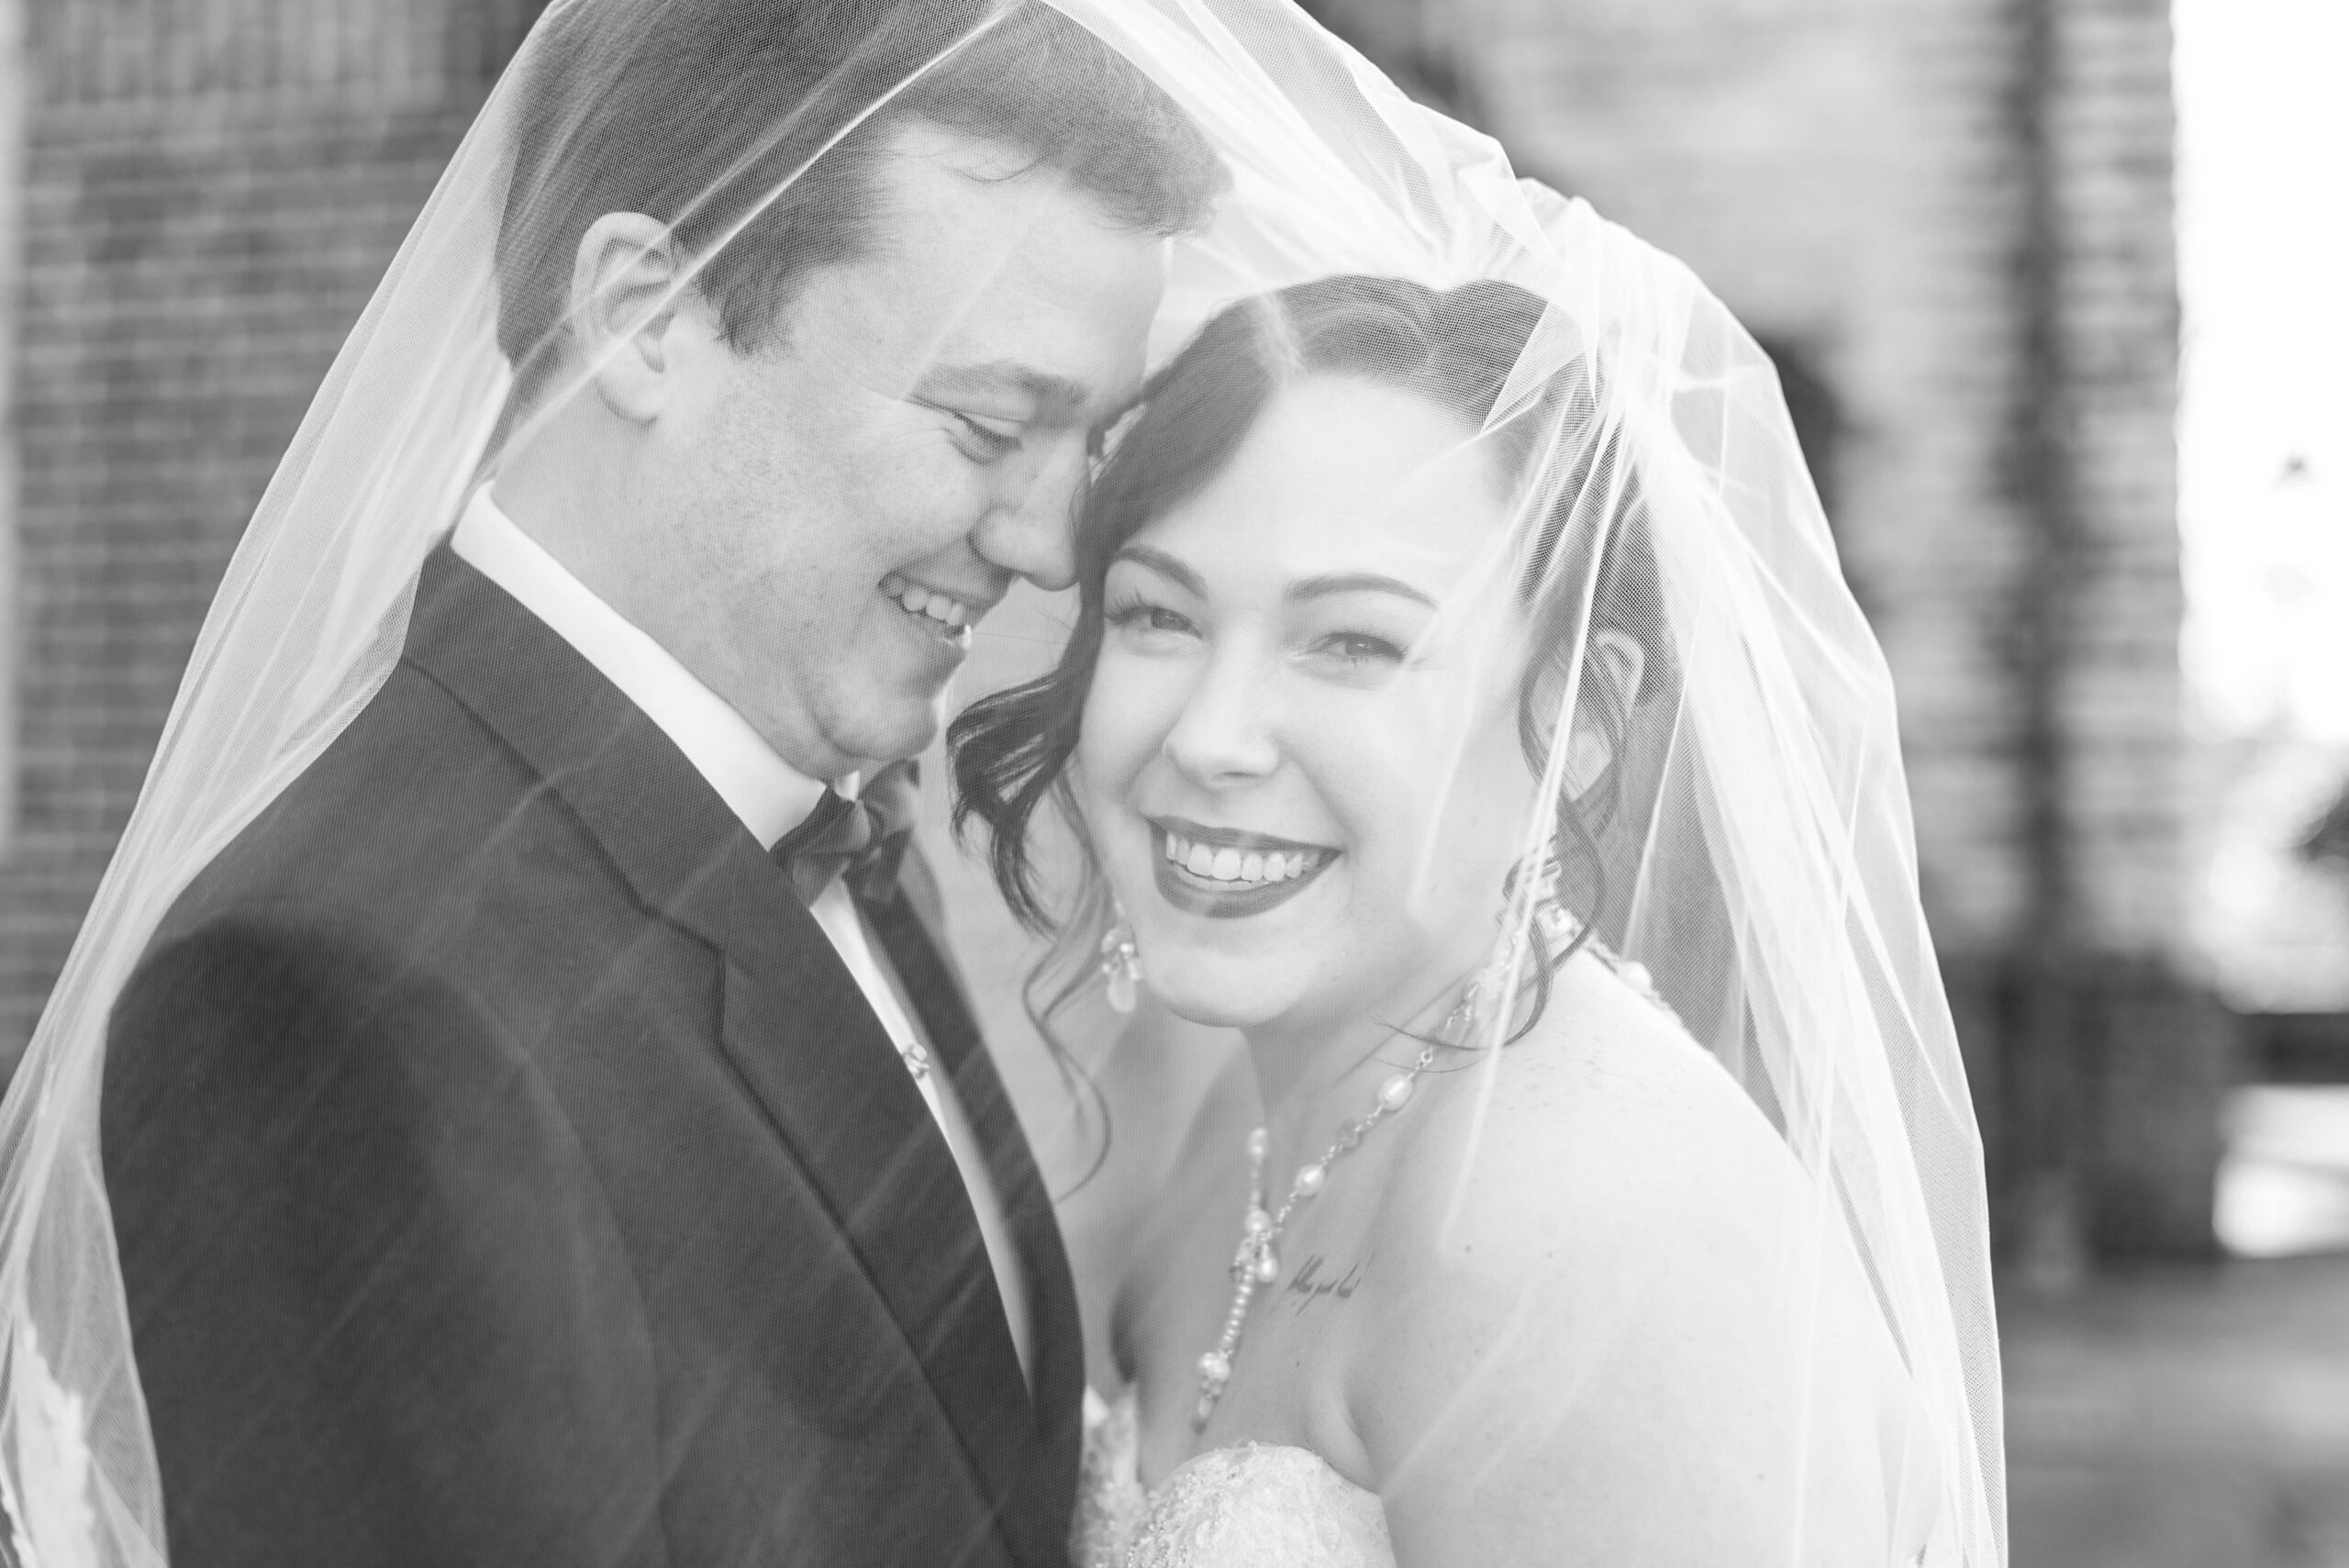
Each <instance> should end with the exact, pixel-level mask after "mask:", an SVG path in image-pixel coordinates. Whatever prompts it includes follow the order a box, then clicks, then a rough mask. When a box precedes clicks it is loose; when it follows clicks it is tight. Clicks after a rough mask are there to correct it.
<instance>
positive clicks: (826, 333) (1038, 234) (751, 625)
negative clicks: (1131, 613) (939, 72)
mask: <svg viewBox="0 0 2349 1568" xmlns="http://www.w3.org/2000/svg"><path fill="white" fill-rule="evenodd" d="M1029 163H1030V160H1027V159H1025V158H1021V157H1019V156H1017V155H1015V154H1012V153H1010V152H1008V151H1006V150H1002V149H999V148H996V147H993V146H990V145H988V144H985V143H981V142H974V141H971V140H969V139H963V138H959V137H955V136H952V135H949V134H947V133H945V132H941V131H937V130H934V129H931V128H928V127H925V126H912V127H908V128H906V129H904V130H902V131H901V132H899V133H898V134H897V136H896V139H895V141H894V143H893V145H892V147H891V150H890V156H887V157H885V158H884V159H883V160H882V161H881V162H880V165H879V168H878V171H877V175H876V179H875V182H874V195H875V197H876V211H875V213H874V223H873V231H872V233H871V235H870V237H869V240H868V243H867V245H866V246H865V249H864V251H863V254H862V255H860V256H858V257H857V258H856V259H854V260H852V261H848V262H845V263H842V264H840V265H836V266H829V267H825V268H821V269H819V270H818V271H816V272H813V273H811V274H809V275H808V276H807V277H806V278H805V279H804V280H802V282H801V283H800V284H799V285H798V287H797V288H796V292H795V295H794V297H793V298H792V300H791V301H790V303H789V304H788V305H787V306H785V310H784V312H783V315H782V317H781V319H780V321H779V323H778V324H777V326H776V327H775V328H774V330H773V331H772V333H771V334H770V337H769V340H768V342H767V343H766V344H765V345H764V346H763V347H761V348H758V349H756V350H752V351H750V352H748V353H742V354H735V353H732V352H730V351H729V352H726V353H721V354H716V355H712V356H710V357H709V358H708V360H707V365H708V367H709V368H708V373H707V374H706V375H704V376H702V377H701V378H700V380H699V383H698V384H696V386H695V387H694V388H693V389H692V391H691V393H690V395H689V396H688V397H687V398H686V399H685V405H684V406H683V407H682V408H681V409H680V410H679V414H680V415H681V417H678V418H676V419H674V420H672V421H671V422H670V424H669V427H668V428H667V430H666V432H665V433H664V438H663V439H664V440H665V441H666V442H668V443H669V444H670V446H671V450H670V453H669V456H670V459H671V461H670V462H669V464H668V465H667V466H668V468H669V471H670V472H671V473H674V475H675V476H676V482H677V485H678V488H679V490H680V491H681V494H680V495H679V496H678V499H679V500H680V501H682V502H683V503H684V509H683V510H682V512H681V513H679V514H678V515H679V516H680V517H681V518H682V522H681V525H680V528H679V529H678V532H679V534H680V535H681V536H682V537H681V538H679V539H678V540H677V541H676V542H677V543H678V545H679V546H680V547H681V548H683V549H684V550H687V551H689V552H691V553H692V555H693V557H694V560H693V561H692V562H690V564H689V567H688V573H689V575H688V581H689V583H690V584H691V591H692V592H693V593H694V595H696V598H697V601H698V602H697V603H696V606H694V614H693V615H692V617H690V620H691V629H690V630H688V631H687V633H686V636H687V637H688V638H689V639H692V640H694V641H695V642H696V644H697V646H696V647H695V648H694V649H692V650H691V651H690V652H685V651H681V652H682V653H685V657H686V662H687V663H688V664H689V665H691V666H693V667H695V669H696V673H700V674H701V675H702V676H703V678H704V679H705V680H706V681H707V682H708V683H709V684H711V685H712V686H713V687H714V688H716V689H717V690H718V694H719V695H722V696H724V697H725V698H726V699H727V700H728V701H729V702H730V703H731V704H733V706H735V707H736V708H738V709H739V710H740V711H741V712H742V713H743V714H744V716H745V717H749V718H750V719H751V722H752V723H753V724H754V725H755V726H756V727H757V728H759V729H760V731H761V732H762V733H763V735H764V736H765V737H766V738H767V740H769V742H770V743H771V744H773V745H774V746H775V748H776V749H777V751H780V752H781V753H782V754H783V755H784V757H785V760H787V761H789V762H792V763H793V764H795V765H796V766H797V767H799V768H800V769H801V770H802V771H804V772H807V773H811V774H813V775H815V776H818V777H830V776H837V775H839V774H840V773H845V772H847V771H849V770H852V769H854V768H857V767H859V766H862V765H863V764H865V763H868V762H874V761H877V760H881V759H887V758H895V757H902V756H908V755H911V754H913V753H914V752H917V751H920V750H921V749H922V748H923V747H924V746H926V745H928V744H929V742H930V740H931V738H932V737H933V736H934V735H935V734H936V732H937V729H938V725H939V718H940V710H941V706H942V699H943V696H944V693H945V688H946V685H947V683H948V681H949V679H950V678H951V677H952V674H953V673H954V671H955V669H956V668H957V667H958V666H959V665H960V664H961V663H962V661H963V654H964V652H965V651H966V650H967V649H968V647H969V645H970V640H971V637H972V634H973V628H974V626H975V625H976V624H977V623H978V621H979V620H980V619H981V617H984V616H985V614H986V613H987V611H988V610H990V609H991V608H993V607H994V606H995V605H996V602H997V601H998V600H999V599H1001V598H1002V597H1003V595H1004V594H1005V593H1006V591H1007V590H1008V588H1009V587H1010V585H1011V584H1012V582H1013V580H1014V579H1015V578H1017V577H1027V578H1030V579H1031V580H1032V581H1034V582H1036V583H1038V584H1041V585H1042V586H1044V587H1046V588H1058V587H1063V586H1065V585H1066V584H1068V583H1069V581H1070V580H1071V576H1072V561H1071V546H1072V539H1071V528H1072V525H1073V515H1074V506H1075V503H1076V500H1077V497H1078V495H1079V494H1080V491H1081V489H1082V486H1083V485H1084V484H1085V479H1086V477H1087V473H1088V468H1089V463H1090V456H1091V444H1092V441H1093V439H1094V438H1095V436H1096V434H1097V431H1098V430H1099V428H1101V427H1102V425H1103V424H1104V422H1105V421H1107V420H1108V418H1110V417H1112V416H1114V415H1115V414H1116V413H1117V412H1118V411H1119V409H1120V408H1121V407H1122V406H1124V405H1125V404H1126V403H1127V402H1129V401H1130V399H1131V397H1132V396H1133V395H1134V394H1135V392H1136V391H1137V390H1138V387H1139V384H1140V382H1141V373H1142V368H1143V350H1144V339H1145V335H1146V333H1147V330H1148V328H1149V325H1150V320H1151V317H1152V315H1153V314H1154V313H1155V312H1156V310H1157V307H1158V302H1159V296H1160V294H1161V292H1162V290H1163V286H1164V278H1165V255H1166V246H1165V243H1164V242H1163V240H1160V239H1157V238H1155V237H1153V236H1151V235H1148V234H1138V233H1133V232H1130V231H1128V230H1123V229H1120V228H1117V227H1115V226H1113V225H1112V224H1111V223H1110V222H1109V221H1108V219H1107V218H1106V217H1104V216H1103V214H1102V213H1101V212H1100V210H1099V209H1098V208H1097V206H1096V205H1095V203H1094V202H1093V201H1092V199H1091V198H1089V197H1088V196H1087V195H1085V194H1084V193H1083V192H1082V191H1080V190H1078V189H1076V188H1074V187H1073V186H1071V185H1070V184H1068V183H1066V182H1064V181H1063V179H1062V178H1061V177H1060V176H1059V175H1058V174H1057V173H1055V172H1051V171H1050V170H1048V169H1045V170H1028V169H1027V165H1028V164H1029ZM1023 171H1026V172H1023Z"/></svg>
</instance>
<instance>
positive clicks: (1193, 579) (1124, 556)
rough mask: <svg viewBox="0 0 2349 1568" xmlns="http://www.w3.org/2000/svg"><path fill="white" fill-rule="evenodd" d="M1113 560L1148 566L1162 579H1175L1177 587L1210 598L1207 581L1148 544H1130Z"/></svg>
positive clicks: (1172, 557)
mask: <svg viewBox="0 0 2349 1568" xmlns="http://www.w3.org/2000/svg"><path fill="white" fill-rule="evenodd" d="M1112 559H1113V562H1115V561H1130V562H1133V563H1134V564H1135V565H1136V566H1146V567H1148V568H1149V569H1150V570H1151V571H1152V572H1155V573H1158V574H1159V575H1160V576H1162V577H1166V578H1171V579H1173V580H1174V582H1175V584H1177V585H1179V586H1180V587H1182V588H1185V589H1186V590H1188V591H1189V592H1190V593H1191V594H1193V595H1197V597H1199V598H1202V599H1204V598H1206V597H1207V596H1208V584H1207V579H1206V578H1204V577H1202V576H1200V575H1199V574H1198V573H1196V572H1194V571H1192V570H1191V569H1190V568H1189V567H1188V566H1186V565H1184V564H1183V562H1180V561H1178V560H1176V559H1175V557H1174V556H1171V555H1169V554H1167V553H1166V552H1165V551H1164V550H1152V548H1151V547H1150V546H1148V545H1146V544H1130V545H1127V546H1125V547H1124V548H1123V549H1121V550H1119V551H1118V553H1117V555H1116V556H1115V557H1113V558H1112Z"/></svg>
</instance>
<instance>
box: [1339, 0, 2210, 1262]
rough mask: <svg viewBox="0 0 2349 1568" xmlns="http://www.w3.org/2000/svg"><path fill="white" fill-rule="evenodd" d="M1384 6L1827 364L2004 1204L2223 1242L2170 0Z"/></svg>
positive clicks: (1376, 24) (2119, 1241) (1848, 523)
mask: <svg viewBox="0 0 2349 1568" xmlns="http://www.w3.org/2000/svg"><path fill="white" fill-rule="evenodd" d="M1358 4H1360V5H1361V6H1363V7H1364V18H1365V21H1366V22H1367V23H1369V24H1370V26H1371V30H1372V31H1374V32H1375V34H1376V35H1377V36H1378V37H1380V38H1381V39H1405V38H1408V36H1410V35H1411V34H1413V33H1414V32H1416V33H1417V34H1419V35H1421V36H1427V35H1436V36H1441V37H1442V38H1443V39H1445V40H1447V45H1448V47H1449V48H1450V50H1452V51H1453V55H1454V56H1455V57H1459V58H1464V60H1465V61H1467V73H1468V74H1469V76H1470V77H1471V78H1472V82H1473V86H1472V90H1471V96H1473V97H1474V98H1475V99H1476V100H1477V101H1478V102H1479V103H1480V104H1481V105H1482V106H1484V108H1485V111H1486V119H1487V122H1488V128H1490V129H1492V130H1494V131H1495V132H1496V133H1497V134H1498V135H1500V136H1501V137H1502V138H1503V139H1505V140H1506V141H1508V143H1509V145H1510V147H1511V149H1512V151H1513V152H1514V153H1516V155H1517V156H1518V158H1519V160H1520V164H1521V165H1522V166H1525V167H1527V168H1529V169H1530V170H1531V171H1533V172H1541V173H1543V174H1544V175H1545V176H1546V177H1548V178H1551V179H1553V181H1555V182H1557V183H1561V184H1563V185H1564V186H1565V187H1567V188H1569V189H1571V190H1574V191H1575V192H1576V193H1578V194H1581V195H1587V196H1588V197H1590V198H1591V200H1592V201H1593V203H1594V204H1595V205H1597V206H1598V207H1599V209H1600V210H1601V211H1602V212H1605V213H1607V214H1608V215H1609V216H1610V217H1616V218H1618V219H1620V220H1621V221H1623V222H1625V223H1626V224H1628V225H1629V226H1631V228H1634V229H1635V230H1637V231H1638V232H1640V233H1641V234H1642V235H1644V236H1645V237H1647V238H1649V239H1653V240H1654V241H1655V242H1657V243H1658V244H1660V245H1662V246H1664V248H1665V249H1667V250H1672V251H1674V252H1675V253H1677V254H1679V255H1680V256H1682V257H1683V258H1685V259H1686V260H1687V261H1689V262H1690V263H1691V264H1692V265H1693V266H1695V268H1696V269H1697V271H1698V273H1699V274H1700V275H1702V276H1703V277H1704V278H1706V280H1707V281H1708V282H1709V283H1710V284H1712V285H1713V287H1714V288H1715V289H1716V290H1717V291H1718V292H1719V293H1720V294H1721V295H1723V297H1724V298H1725V299H1727V301H1728V302H1729V303H1730V305H1731V306H1732V307H1733V308H1735V309H1736V310H1737V311H1738V313H1739V314H1740V315H1741V317H1742V318H1743V319H1744V320H1745V321H1746V322H1747V323H1748V325H1749V326H1751V327H1753V328H1754V330H1755V331H1756V332H1757V333H1759V334H1761V335H1763V336H1764V337H1765V339H1769V340H1770V341H1772V342H1773V343H1774V344H1778V345H1786V346H1789V347H1791V348H1793V349H1794V350H1796V351H1798V353H1799V354H1800V355H1801V357H1802V359H1803V360H1804V361H1805V364H1806V367H1807V368H1808V369H1809V371H1811V372H1812V373H1816V374H1817V375H1818V376H1819V378H1820V381H1822V382H1823V383H1824V384H1825V385H1826V388H1827V389H1828V391H1829V393H1830V394H1831V396H1832V399H1833V402H1834V404H1835V406H1837V407H1839V408H1840V409H1841V410H1842V416H1843V417H1842V436H1841V439H1839V440H1838V441H1837V442H1836V445H1835V454H1836V455H1835V458H1834V464H1835V471H1834V473H1832V474H1831V475H1829V476H1827V478H1828V480H1829V488H1830V489H1831V492H1832V493H1833V494H1834V495H1835V496H1836V497H1837V506H1836V512H1837V516H1836V517H1835V518H1834V522H1835V526H1836V532H1837V536H1838V539H1839V540H1840V542H1841V544H1842V550H1843V552H1844V558H1845V564H1846V569H1847V572H1848V573H1849V575H1850V577H1851V579H1852V581H1853V584H1854V588H1855V589H1856V590H1857V592H1858V593H1859V595H1860V597H1861V600H1862V602H1863V604H1864V605H1865V606H1866V607H1867V609H1868V611H1869V614H1870V617H1871V618H1872V620H1873V621H1874V623H1875V625H1876V629H1877V632H1878V634H1879V635H1880V636H1881V637H1882V639H1883V640H1884V643H1885V647H1886V651H1887V656H1888V658H1889V659H1890V661H1891V663H1892V667H1893V672H1894V676H1895V679H1896V682H1897V684H1898V693H1899V699H1900V705H1901V719H1902V735H1903V744H1904V750H1905V752H1906V757H1907V761H1908V765H1909V781H1910V784H1911V788H1912V790H1913V792H1914V795H1915V799H1916V818H1917V823H1918V833H1919V839H1920V846H1919V848H1920V862H1921V867H1922V876H1923V881H1924V885H1925V897H1926V904H1927V908H1928V912H1929V914H1930V916H1931V917H1932V923H1933V927H1934V930H1935V934H1936V937H1937V939H1938V940H1939V942H1940V944H1941V947H1942V950H1943V956H1944V959H1945V962H1946V964H1947V967H1948V970H1949V973H1950V977H1951V980H1952V984H1953V990H1954V1001H1955V1003H1956V1005H1957V1006H1958V1010H1959V1013H1960V1019H1961V1035H1962V1037H1963V1038H1964V1039H1965V1043H1966V1045H1967V1048H1968V1056H1969V1059H1970V1060H1971V1061H1972V1062H1974V1064H1975V1073H1976V1080H1977V1082H1976V1090H1977V1098H1978V1099H1979V1101H1980V1103H1981V1104H1982V1106H1983V1109H1984V1111H1985V1122H1986V1134H1987V1137H1988V1138H1989V1140H1990V1141H1991V1143H1992V1146H1993V1152H1994V1165H1995V1166H1996V1167H1997V1172H1996V1174H1997V1177H1998V1189H1999V1190H1998V1202H1999V1211H2000V1218H2001V1221H2002V1225H2001V1229H2002V1232H2003V1233H2004V1234H2005V1235H2006V1237H2007V1238H2008V1240H2009V1242H2010V1243H2016V1242H2019V1243H2021V1244H2022V1245H2024V1246H2042V1245H2044V1246H2052V1247H2054V1248H2055V1249H2056V1250H2058V1251H2060V1250H2062V1249H2063V1248H2065V1247H2067V1246H2068V1247H2075V1248H2076V1247H2078V1246H2081V1245H2084V1244H2087V1243H2091V1242H2094V1241H2097V1240H2103V1241H2104V1242H2107V1243H2109V1244H2110V1245H2111V1246H2113V1247H2115V1248H2117V1249H2120V1250H2138V1251H2143V1250H2154V1251H2178V1250H2183V1251H2194V1250H2198V1249H2199V1248H2202V1247H2205V1246H2207V1245H2208V1238H2209V1197H2210V1177H2211V1166H2212V1162H2213V1161H2214V1159H2215V1156H2216V1150H2217V1142H2216V1135H2215V1125H2216V1123H2215V1111H2216V1099H2217V1096H2218V1095H2219V1094H2220V1092H2221V1089H2222V1087H2223V1085H2224V1083H2225V1080H2226V1065H2227V1064H2226V1056H2227V1036H2226V1031H2225V1029H2224V1028H2223V1023H2222V1021H2221V1020H2220V1019H2219V1018H2217V1016H2216V1015H2215V1013H2214V1012H2213V1011H2212V1010H2211V1009H2210V1008H2209V1007H2207V1006H2204V1005H2202V1004H2201V1003H2200V1002H2199V1000H2198V999H2197V998H2196V996H2195V995H2193V992H2192V988H2191V987H2190V986H2188V985H2186V984H2183V983H2182V982H2181V981H2180V980H2179V979H2178V978H2177V973H2178V969H2177V965H2176V956H2177V952H2178V946H2179V936H2180V933H2181V931H2182V929H2183V925H2184V919H2185V912H2186V906H2187V889H2186V885H2185V874H2186V873H2185V870H2184V865H2183V852H2184V840H2185V835H2186V824H2185V821H2184V802H2183V778H2182V774H2183V770H2184V765H2185V749H2184V739H2183V732H2182V717H2181V701H2182V698H2181V692H2180V677H2179V667H2178V660H2177V633H2178V626H2179V619H2180V613H2181V610H2180V587H2179V579H2178V559H2177V557H2178V543H2177V531H2176V463H2175V440H2174V417H2175V406H2176V363H2177V320H2176V274H2175V252H2174V239H2173V234H2172V228H2171V137H2172V127H2173V113H2172V106H2171V99H2170V91H2169V43H2170V40H2169V26H2168V8H2167V6H2166V4H2165V0H1901V3H1898V4H1887V3H1885V0H1675V3H1674V4H1671V5H1665V6H1656V5H1645V4H1637V3H1634V0H1577V3H1575V4H1571V5H1560V4H1556V3H1554V0H1421V3H1420V4H1419V5H1418V6H1416V7H1414V6H1412V5H1410V4H1409V0H1358ZM1398 11H1399V12H1401V13H1407V14H1408V17H1398ZM1390 47H1392V46H1390ZM2191 1129H2199V1130H2193V1131H2192V1135H2191V1136H2188V1131H2189V1130H2191ZM2034 1217H2052V1218H2044V1223H2043V1219H2042V1218H2034ZM2051 1229H2052V1230H2053V1231H2054V1233H2055V1234H2054V1236H2053V1238H2052V1239H2047V1238H2038V1239H2034V1238H2033V1237H2032V1234H2031V1233H2032V1232H2033V1231H2034V1230H2051Z"/></svg>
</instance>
